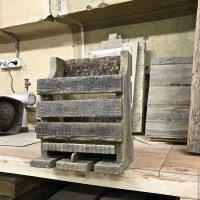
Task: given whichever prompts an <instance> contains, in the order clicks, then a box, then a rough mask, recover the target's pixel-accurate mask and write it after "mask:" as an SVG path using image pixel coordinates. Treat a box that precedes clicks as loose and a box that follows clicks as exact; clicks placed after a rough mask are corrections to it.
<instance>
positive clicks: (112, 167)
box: [94, 161, 128, 174]
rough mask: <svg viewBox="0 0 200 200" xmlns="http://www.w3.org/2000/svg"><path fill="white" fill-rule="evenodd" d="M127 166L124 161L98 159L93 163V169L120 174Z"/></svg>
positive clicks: (99, 171)
mask: <svg viewBox="0 0 200 200" xmlns="http://www.w3.org/2000/svg"><path fill="white" fill-rule="evenodd" d="M127 168H128V164H127V163H126V162H124V163H120V162H111V161H99V162H98V163H96V164H95V165H94V171H95V172H98V173H104V174H121V173H122V172H123V171H124V170H126V169H127Z"/></svg>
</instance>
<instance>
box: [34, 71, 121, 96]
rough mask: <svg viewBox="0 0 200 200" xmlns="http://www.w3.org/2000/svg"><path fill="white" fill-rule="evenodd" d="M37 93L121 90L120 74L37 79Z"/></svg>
mask: <svg viewBox="0 0 200 200" xmlns="http://www.w3.org/2000/svg"><path fill="white" fill-rule="evenodd" d="M37 92H38V94H41V95H43V94H70V93H107V92H122V77H121V75H106V76H82V77H63V78H52V79H39V80H38V82H37Z"/></svg>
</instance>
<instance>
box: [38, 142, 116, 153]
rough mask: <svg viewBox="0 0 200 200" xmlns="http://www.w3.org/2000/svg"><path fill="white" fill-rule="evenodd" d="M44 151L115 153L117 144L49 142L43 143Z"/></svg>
mask: <svg viewBox="0 0 200 200" xmlns="http://www.w3.org/2000/svg"><path fill="white" fill-rule="evenodd" d="M42 150H44V151H59V152H78V153H98V154H115V153H116V151H115V145H103V144H102V145H101V144H99V145H97V144H72V143H49V142H44V143H43V144H42Z"/></svg>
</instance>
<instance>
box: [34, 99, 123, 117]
mask: <svg viewBox="0 0 200 200" xmlns="http://www.w3.org/2000/svg"><path fill="white" fill-rule="evenodd" d="M37 116H38V117H121V116H122V107H121V100H119V99H95V100H76V101H70V100H69V101H52V102H51V101H45V102H39V103H38V104H37Z"/></svg>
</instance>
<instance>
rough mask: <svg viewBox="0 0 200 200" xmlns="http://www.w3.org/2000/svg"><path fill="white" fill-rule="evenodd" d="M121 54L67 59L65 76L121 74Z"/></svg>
mask: <svg viewBox="0 0 200 200" xmlns="http://www.w3.org/2000/svg"><path fill="white" fill-rule="evenodd" d="M119 70H120V56H112V57H102V58H85V59H73V60H67V61H65V72H64V76H68V77H73V76H94V75H112V74H119Z"/></svg>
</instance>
